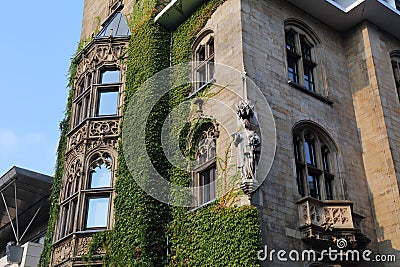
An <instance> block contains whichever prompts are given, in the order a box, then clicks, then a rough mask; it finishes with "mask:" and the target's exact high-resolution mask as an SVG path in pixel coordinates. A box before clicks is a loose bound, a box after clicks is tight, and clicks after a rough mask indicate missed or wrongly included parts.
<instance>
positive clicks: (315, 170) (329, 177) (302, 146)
mask: <svg viewBox="0 0 400 267" xmlns="http://www.w3.org/2000/svg"><path fill="white" fill-rule="evenodd" d="M310 139H311V140H312V142H313V145H314V162H313V161H312V160H311V161H308V160H307V158H308V156H307V152H308V151H309V150H307V149H306V146H307V144H308V143H307V140H310ZM336 151H337V149H336V146H335V145H334V144H333V142H332V141H331V139H330V138H329V137H328V136H327V135H326V134H325V133H324V132H323V131H322V130H320V129H317V128H315V127H311V126H308V125H300V126H296V128H295V130H294V131H293V155H294V164H295V166H294V167H295V172H294V175H295V178H296V179H295V180H296V185H297V193H298V194H299V195H300V196H301V197H306V196H310V197H313V198H315V199H318V200H333V199H338V198H339V192H338V191H337V190H336V188H335V183H336V180H337V179H335V169H336V162H335V160H336V156H335V154H336ZM310 154H311V153H310ZM310 157H312V156H311V155H310ZM313 163H314V164H313ZM311 177H312V179H310V178H311ZM311 184H312V185H313V186H314V187H315V191H312V190H311V186H310V185H311Z"/></svg>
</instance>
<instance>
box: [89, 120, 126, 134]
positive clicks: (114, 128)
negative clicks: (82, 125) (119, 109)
mask: <svg viewBox="0 0 400 267" xmlns="http://www.w3.org/2000/svg"><path fill="white" fill-rule="evenodd" d="M118 133H119V121H118V120H110V121H91V122H90V129H89V137H99V136H107V135H118Z"/></svg>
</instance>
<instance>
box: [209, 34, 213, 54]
mask: <svg viewBox="0 0 400 267" xmlns="http://www.w3.org/2000/svg"><path fill="white" fill-rule="evenodd" d="M213 54H214V38H211V40H210V41H209V42H208V56H211V55H213Z"/></svg>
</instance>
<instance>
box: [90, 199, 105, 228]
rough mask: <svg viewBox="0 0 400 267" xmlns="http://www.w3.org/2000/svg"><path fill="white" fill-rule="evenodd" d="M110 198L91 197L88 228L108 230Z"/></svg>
mask: <svg viewBox="0 0 400 267" xmlns="http://www.w3.org/2000/svg"><path fill="white" fill-rule="evenodd" d="M109 201H110V199H109V197H89V198H88V202H87V213H86V228H106V227H107V224H108V207H109Z"/></svg>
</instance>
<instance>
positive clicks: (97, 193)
mask: <svg viewBox="0 0 400 267" xmlns="http://www.w3.org/2000/svg"><path fill="white" fill-rule="evenodd" d="M100 162H102V164H104V166H105V167H106V168H107V169H108V170H109V171H110V184H109V186H107V187H91V172H92V169H93V167H94V166H96V165H98V164H99V163H100ZM86 166H87V167H86V171H85V174H86V175H85V177H86V179H85V183H84V185H83V187H84V188H83V190H82V199H83V202H84V203H83V210H82V212H81V214H82V221H81V229H82V230H83V231H91V230H104V229H110V227H111V225H110V224H111V211H112V202H113V192H114V182H115V168H116V167H115V157H114V156H113V155H112V153H111V152H110V151H108V150H100V151H96V152H95V153H93V154H91V155H89V156H88V161H87V165H86ZM96 197H97V198H101V197H107V198H108V199H109V201H108V210H107V226H106V227H87V223H88V212H89V199H91V198H96Z"/></svg>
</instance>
